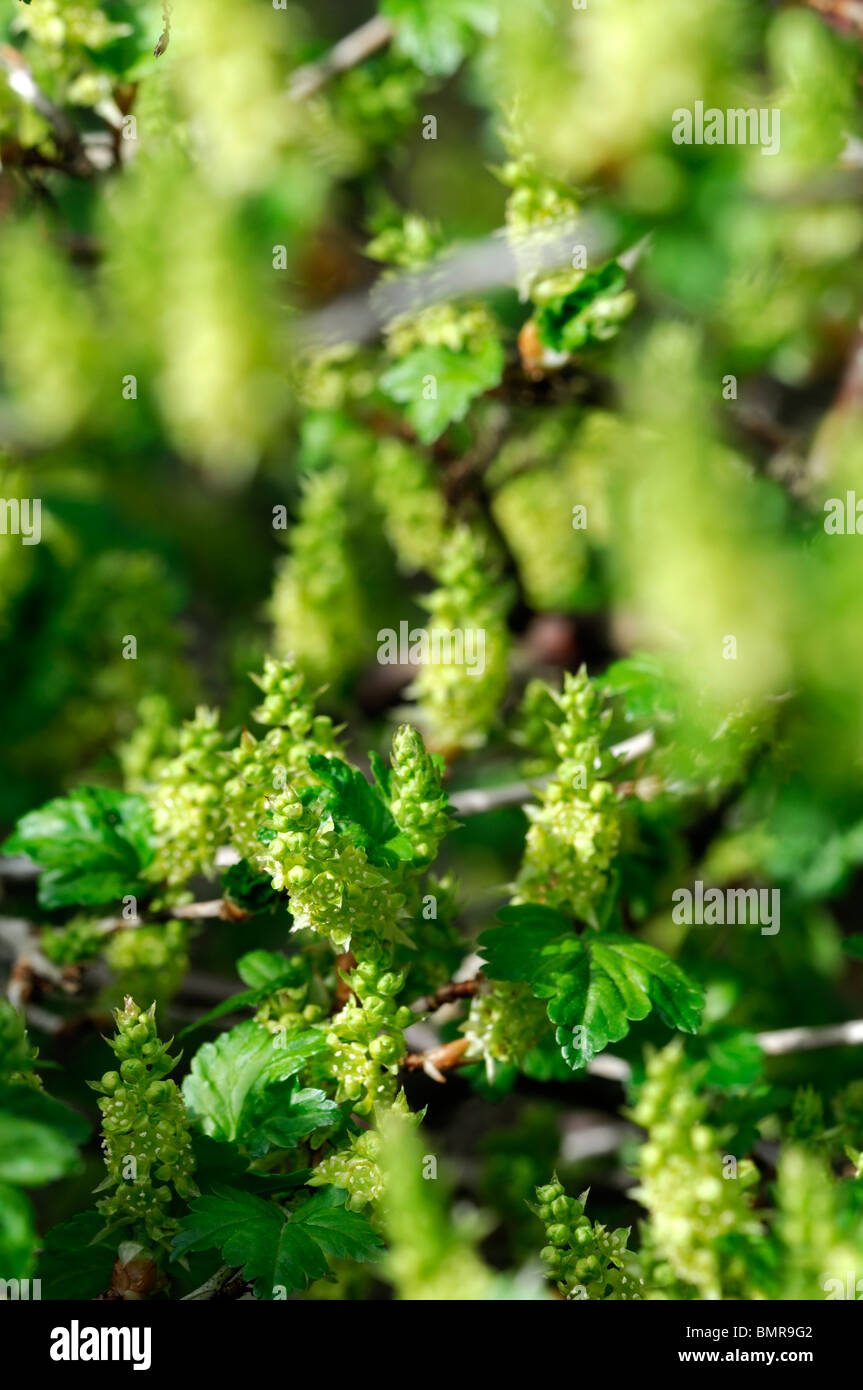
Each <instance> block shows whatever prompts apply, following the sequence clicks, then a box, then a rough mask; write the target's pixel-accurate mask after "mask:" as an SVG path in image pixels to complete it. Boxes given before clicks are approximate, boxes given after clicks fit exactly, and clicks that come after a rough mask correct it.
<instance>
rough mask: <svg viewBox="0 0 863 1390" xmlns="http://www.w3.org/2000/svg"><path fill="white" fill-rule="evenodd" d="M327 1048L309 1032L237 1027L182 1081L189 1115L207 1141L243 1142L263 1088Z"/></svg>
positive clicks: (202, 1054)
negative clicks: (281, 1033) (291, 1033)
mask: <svg viewBox="0 0 863 1390" xmlns="http://www.w3.org/2000/svg"><path fill="white" fill-rule="evenodd" d="M325 1048H326V1042H325V1040H324V1037H323V1035H322V1034H321V1033H316V1032H313V1031H311V1030H310V1031H308V1032H305V1033H300V1034H298V1035H297V1036H296V1037H293V1038H287V1039H282V1038H281V1037H280V1036H274V1035H273V1034H272V1033H271V1032H270V1031H269V1029H267V1028H265V1027H264V1026H263V1024H262V1023H256V1022H255V1021H254V1019H249V1020H248V1021H247V1022H246V1023H240V1024H238V1025H237V1027H236V1028H232V1029H231V1031H230V1032H229V1033H223V1034H222V1036H221V1037H220V1038H218V1039H217V1040H216V1041H215V1042H212V1043H204V1046H203V1047H201V1048H199V1049H198V1051H197V1052H196V1053H195V1056H194V1057H193V1058H192V1067H191V1071H190V1072H189V1075H188V1076H187V1077H186V1079H185V1080H184V1082H183V1098H184V1100H185V1102H186V1105H187V1107H188V1109H189V1113H190V1114H191V1116H192V1118H193V1119H195V1120H197V1121H198V1123H199V1124H200V1126H201V1128H202V1130H203V1131H204V1133H205V1134H207V1135H209V1136H210V1138H213V1139H222V1140H238V1141H240V1142H242V1139H243V1137H244V1135H245V1134H246V1132H247V1130H248V1128H249V1126H250V1125H251V1124H252V1121H253V1117H254V1114H255V1112H256V1110H257V1108H258V1106H259V1104H260V1099H261V1096H262V1094H263V1092H264V1091H265V1089H266V1088H267V1087H268V1086H269V1085H271V1084H272V1083H273V1082H277V1081H286V1080H287V1079H288V1077H291V1076H294V1075H296V1073H297V1072H298V1071H300V1070H301V1068H302V1067H304V1066H305V1064H306V1062H308V1061H309V1060H310V1058H312V1057H316V1056H317V1055H318V1053H320V1052H323V1051H324V1050H325Z"/></svg>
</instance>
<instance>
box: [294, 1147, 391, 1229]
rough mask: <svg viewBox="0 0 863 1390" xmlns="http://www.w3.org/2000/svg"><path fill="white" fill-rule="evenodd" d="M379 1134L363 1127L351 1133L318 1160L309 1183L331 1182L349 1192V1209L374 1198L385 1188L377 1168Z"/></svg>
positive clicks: (316, 1184)
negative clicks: (320, 1160) (321, 1161)
mask: <svg viewBox="0 0 863 1390" xmlns="http://www.w3.org/2000/svg"><path fill="white" fill-rule="evenodd" d="M380 1156H381V1137H380V1135H379V1134H378V1132H377V1130H376V1129H364V1130H362V1131H361V1132H360V1133H359V1134H352V1135H351V1138H350V1142H349V1143H348V1144H347V1145H346V1146H345V1147H344V1148H343V1149H337V1150H336V1151H335V1153H332V1154H330V1156H329V1158H325V1159H324V1161H323V1163H319V1164H318V1166H317V1168H316V1169H315V1171H314V1173H313V1174H312V1176H311V1177H310V1178H309V1186H310V1187H324V1186H327V1185H330V1184H331V1185H332V1186H333V1187H340V1188H342V1189H343V1190H344V1191H345V1192H347V1194H348V1201H347V1205H348V1207H349V1208H350V1210H351V1211H361V1210H362V1208H363V1207H365V1206H368V1205H369V1204H370V1203H372V1202H376V1201H377V1200H378V1198H379V1197H380V1196H381V1193H382V1192H383V1189H384V1179H383V1174H382V1173H381V1170H380V1164H379V1159H380Z"/></svg>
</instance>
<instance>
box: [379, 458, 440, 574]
mask: <svg viewBox="0 0 863 1390" xmlns="http://www.w3.org/2000/svg"><path fill="white" fill-rule="evenodd" d="M376 453H377V467H376V469H375V478H374V487H375V500H376V501H377V503H378V505H379V507H380V509H381V512H382V513H383V529H384V533H385V535H386V538H387V540H388V541H389V543H390V545H391V546H392V548H393V550H394V552H395V555H396V560H397V561H398V564H399V567H400V568H401V569H403V570H406V571H408V573H415V572H416V571H417V570H421V569H424V570H433V569H434V567H435V565H436V563H437V560H438V556H439V555H440V552H441V547H442V546H443V543H444V537H445V534H446V530H445V526H446V505H445V503H444V499H443V496H442V494H441V492H440V489H439V488H438V486H437V484H436V482H435V478H434V474H433V472H432V469H431V466H430V464H429V463H428V462H427V460H426V459H425V458H424V457H423V455H422V454H421V453H420V451H419V450H418V449H415V448H411V447H410V446H409V445H408V444H405V443H404V441H403V440H401V439H382V440H381V441H380V442H379V444H378V446H377V451H376Z"/></svg>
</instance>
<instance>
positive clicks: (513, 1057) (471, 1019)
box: [461, 980, 549, 1080]
mask: <svg viewBox="0 0 863 1390" xmlns="http://www.w3.org/2000/svg"><path fill="white" fill-rule="evenodd" d="M461 1031H462V1033H463V1034H464V1036H465V1037H466V1038H467V1040H468V1049H467V1054H466V1055H467V1057H468V1058H469V1059H470V1060H480V1059H482V1060H483V1061H484V1062H485V1066H486V1072H487V1074H488V1077H489V1080H491V1079H492V1078H493V1077H494V1072H495V1065H496V1063H504V1064H511V1063H516V1062H518V1061H519V1060H520V1059H521V1058H522V1057H524V1055H525V1053H526V1052H530V1050H531V1049H532V1048H534V1047H537V1046H538V1045H539V1043H540V1042H541V1041H542V1039H543V1037H544V1036H545V1035H546V1034H547V1033H548V1032H549V1025H548V1018H547V1015H546V1010H545V1004H544V1003H543V1001H542V1000H541V999H534V997H533V995H532V994H531V990H530V986H529V985H526V984H521V983H518V984H510V983H508V982H507V981H504V980H495V981H493V982H492V983H491V984H490V985H488V986H487V987H486V988H485V989H483V990H481V991H480V993H479V994H477V995H475V996H474V997H473V999H472V1000H471V1001H470V1009H469V1011H468V1016H467V1018H466V1019H465V1021H464V1023H463V1024H462V1029H461Z"/></svg>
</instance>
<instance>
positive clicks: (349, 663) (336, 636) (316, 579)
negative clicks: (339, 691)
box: [270, 467, 369, 684]
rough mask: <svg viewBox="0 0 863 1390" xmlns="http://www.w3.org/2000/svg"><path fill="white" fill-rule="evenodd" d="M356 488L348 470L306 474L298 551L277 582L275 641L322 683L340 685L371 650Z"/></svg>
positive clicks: (295, 535) (295, 536)
mask: <svg viewBox="0 0 863 1390" xmlns="http://www.w3.org/2000/svg"><path fill="white" fill-rule="evenodd" d="M356 487H357V483H356V480H355V479H354V478H353V477H352V475H351V472H350V471H349V470H348V469H347V468H342V467H332V468H328V469H326V470H324V471H320V472H315V473H310V474H309V475H307V476H306V477H305V478H304V481H303V493H302V498H301V502H300V513H299V516H298V518H297V521H296V523H295V524H294V527H293V529H292V531H291V539H290V546H291V549H290V554H289V555H288V556H286V558H285V559H284V560H283V561H282V563H281V564H280V566H279V569H278V571H277V574H276V579H275V583H274V586H273V594H272V598H271V602H270V612H271V616H272V619H273V624H274V639H273V640H274V645H275V647H276V648H277V650H281V651H290V652H293V653H294V656H295V658H296V661H297V664H298V666H299V668H300V669H301V670H302V671H303V672H304V673H305V674H306V675H307V676H308V677H309V679H310V680H311V681H312V682H314V683H315V684H323V683H325V682H338V681H339V680H341V679H342V677H343V676H344V675H345V674H346V673H347V672H350V671H353V670H354V669H356V668H358V667H359V666H360V665H361V664H362V662H363V661H364V660H365V659H366V657H367V655H368V645H367V644H368V630H369V622H368V617H367V603H366V595H365V585H364V582H363V568H362V565H361V564H358V555H357V553H356V546H355V538H354V526H355V521H354V518H355V517H356V513H357V498H356Z"/></svg>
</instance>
